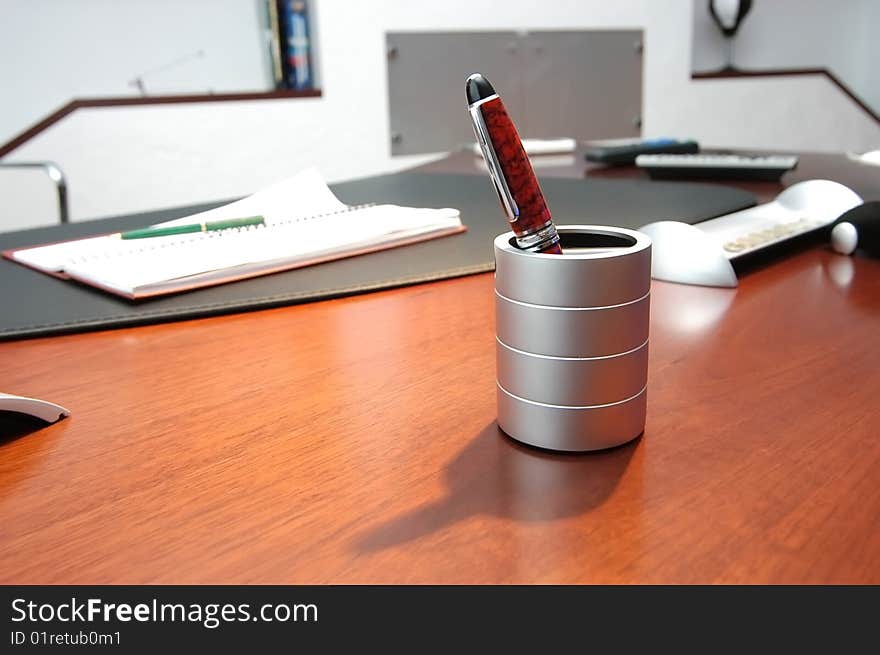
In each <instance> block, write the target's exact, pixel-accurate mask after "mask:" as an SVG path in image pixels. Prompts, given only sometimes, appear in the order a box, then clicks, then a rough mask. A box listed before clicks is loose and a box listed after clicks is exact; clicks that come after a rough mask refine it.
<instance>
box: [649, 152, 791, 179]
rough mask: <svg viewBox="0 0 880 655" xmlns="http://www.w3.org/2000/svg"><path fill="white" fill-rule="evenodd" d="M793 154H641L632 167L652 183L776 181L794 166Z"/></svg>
mask: <svg viewBox="0 0 880 655" xmlns="http://www.w3.org/2000/svg"><path fill="white" fill-rule="evenodd" d="M797 163H798V158H797V157H796V156H794V155H739V154H736V155H732V154H714V153H704V154H699V155H696V154H656V155H654V154H650V155H649V154H645V155H639V156H637V157H636V158H635V164H636V166H638V167H639V168H642V169H644V170H645V171H647V173H648V175H649V176H650V177H651V179H653V180H675V179H682V178H683V179H710V180H756V181H761V180H762V181H766V182H778V181H779V179H780V178H781V177H782V176H783V175H784V174H785V173H787V172H789V171H791V170H794V169H795V168H796V167H797Z"/></svg>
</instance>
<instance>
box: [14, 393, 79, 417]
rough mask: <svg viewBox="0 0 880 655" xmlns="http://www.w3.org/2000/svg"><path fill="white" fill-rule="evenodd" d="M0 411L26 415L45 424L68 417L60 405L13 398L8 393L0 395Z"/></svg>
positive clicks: (22, 397) (25, 398) (32, 399)
mask: <svg viewBox="0 0 880 655" xmlns="http://www.w3.org/2000/svg"><path fill="white" fill-rule="evenodd" d="M0 411H6V412H16V413H18V414H27V415H29V416H33V417H35V418H38V419H42V420H43V421H46V422H47V423H54V422H55V421H59V420H61V419H62V418H64V417H65V416H69V415H70V411H68V410H67V409H65V408H64V407H62V406H61V405H56V404H55V403H50V402H49V401H47V400H39V399H38V398H27V397H25V396H13V395H11V394H8V393H0Z"/></svg>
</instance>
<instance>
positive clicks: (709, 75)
mask: <svg viewBox="0 0 880 655" xmlns="http://www.w3.org/2000/svg"><path fill="white" fill-rule="evenodd" d="M794 75H824V76H825V77H827V78H828V79H829V80H831V82H832V83H833V84H835V85H836V86H837V88H838V89H840V90H841V91H843V92H844V93H845V94H846V95H848V96H849V98H850V100H852V101H853V102H854V103H856V104H857V105H858V106H859V107H861V108H862V111H864V112H865V113H866V114H868V116H870V117H871V118H873V119H874V122H876V123H878V124H880V115H878V114H877V112H875V111H874V110H873V109H872V108H871V107H870V106H868V105H867V104H866V103H865V101H864V100H862V99H861V98H859V96H857V95H856V94H855V92H854V91H853V90H852V89H851V88H849V87H848V86H847V85H846V84H844V83H843V82H842V81H841V80H840V79H839V78H838V77H837V76H836V75H835V74H834V73H833V72H831V71H830V70H828V69H827V68H787V69H786V68H774V69H768V70H760V71H743V70H738V69H735V68H734V69H730V68H725V69H722V70H719V71H712V72H706V73H692V74H691V79H693V80H717V79H727V78H741V77H790V76H794Z"/></svg>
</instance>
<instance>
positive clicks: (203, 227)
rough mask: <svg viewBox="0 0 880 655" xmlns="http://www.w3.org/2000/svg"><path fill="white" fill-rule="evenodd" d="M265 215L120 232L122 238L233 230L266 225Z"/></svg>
mask: <svg viewBox="0 0 880 655" xmlns="http://www.w3.org/2000/svg"><path fill="white" fill-rule="evenodd" d="M265 224H266V218H265V217H264V216H249V217H245V218H228V219H226V220H222V221H202V222H200V223H186V224H183V225H151V226H149V227H142V228H140V229H137V230H128V231H126V232H120V233H119V235H118V236H119V238H120V239H155V238H156V237H170V236H174V235H176V234H192V233H194V232H216V231H218V230H231V229H233V228H238V227H253V226H257V225H261V226H262V225H265Z"/></svg>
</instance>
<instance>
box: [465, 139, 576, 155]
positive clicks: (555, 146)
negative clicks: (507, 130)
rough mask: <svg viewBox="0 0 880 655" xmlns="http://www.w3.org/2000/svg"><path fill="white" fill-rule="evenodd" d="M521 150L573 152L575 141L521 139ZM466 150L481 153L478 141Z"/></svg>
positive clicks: (529, 151)
mask: <svg viewBox="0 0 880 655" xmlns="http://www.w3.org/2000/svg"><path fill="white" fill-rule="evenodd" d="M521 143H522V146H523V150H525V151H526V154H527V155H529V156H532V155H558V154H561V153H566V152H574V149H575V147H577V141H575V140H574V139H567V138H566V139H522V140H521ZM468 150H470V151H471V152H473V153H474V154H475V155H480V156H482V155H483V151H482V150H481V149H480V144H479V143H476V142H474V143H472V144H470V145H469V146H468Z"/></svg>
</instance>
